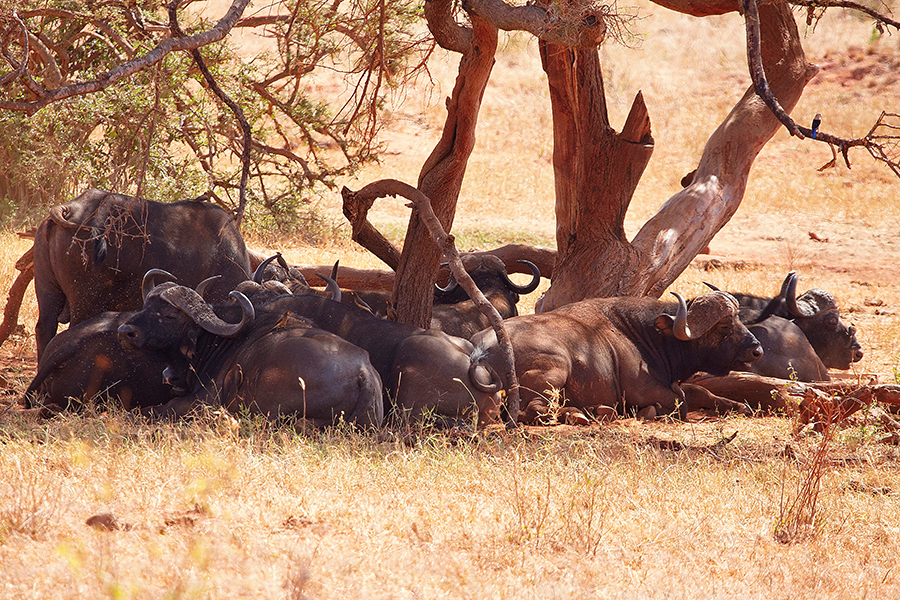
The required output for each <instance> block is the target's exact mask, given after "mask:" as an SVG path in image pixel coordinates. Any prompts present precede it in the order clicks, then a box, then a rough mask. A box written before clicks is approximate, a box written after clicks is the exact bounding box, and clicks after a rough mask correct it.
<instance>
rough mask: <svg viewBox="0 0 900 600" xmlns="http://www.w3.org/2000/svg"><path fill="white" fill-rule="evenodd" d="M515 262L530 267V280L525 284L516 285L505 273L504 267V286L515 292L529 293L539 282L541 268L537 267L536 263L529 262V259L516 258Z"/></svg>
mask: <svg viewBox="0 0 900 600" xmlns="http://www.w3.org/2000/svg"><path fill="white" fill-rule="evenodd" d="M516 262H517V263H520V264H523V265H527V266H528V268H529V269H531V276H532V279H531V282H530V283H526V284H525V285H517V284H516V283H515V282H514V281H513V280H512V279H510V278H509V275H508V274H507V273H506V269H504V270H503V273H502V275H503V281H505V282H506V286H507V287H508V288H509V289H511V290H512V291H514V292H516V293H517V294H530V293H531V292H533V291H534V290H536V289H537V287H538V286H539V285H540V284H541V270H540V269H539V268H538V266H537V265H536V264H534V263H533V262H531V261H530V260H517V261H516Z"/></svg>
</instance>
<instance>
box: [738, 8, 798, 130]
mask: <svg viewBox="0 0 900 600" xmlns="http://www.w3.org/2000/svg"><path fill="white" fill-rule="evenodd" d="M741 5H742V6H743V8H744V26H745V28H746V30H747V62H748V63H749V66H750V78H751V79H752V80H753V87H754V88H755V89H756V95H757V96H759V97H760V98H762V99H763V102H765V103H766V106H768V107H769V109H770V110H771V111H772V114H774V115H775V117H776V118H777V119H778V120H779V121H781V123H782V125H784V126H785V127H787V130H788V131H790V132H791V135H793V136H796V137H798V138H800V139H801V140H802V139H803V138H804V137H805V136H810V137H811V136H812V131H809V132H808V133H801V132H800V129H799V128H798V127H797V124H796V123H794V120H793V119H791V117H790V115H788V114H787V111H785V110H784V109H783V108H782V107H781V104H780V103H779V102H778V99H777V98H776V97H775V96H774V94H772V90H770V89H769V82H768V81H766V72H765V69H763V64H762V56H761V55H760V49H759V9H758V7H757V6H756V0H741Z"/></svg>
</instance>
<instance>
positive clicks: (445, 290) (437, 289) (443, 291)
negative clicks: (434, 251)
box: [434, 263, 459, 296]
mask: <svg viewBox="0 0 900 600" xmlns="http://www.w3.org/2000/svg"><path fill="white" fill-rule="evenodd" d="M449 266H450V263H441V268H442V269H443V268H444V267H449ZM458 285H459V282H458V281H456V277H454V276H453V273H450V280H449V281H447V285H445V286H444V287H441V286H439V285H438V284H434V293H435V294H437V295H438V296H446V295H447V294H449V293H450V292H452V291H453V290H455V289H456V286H458Z"/></svg>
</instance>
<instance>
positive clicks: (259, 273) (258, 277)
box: [253, 252, 284, 283]
mask: <svg viewBox="0 0 900 600" xmlns="http://www.w3.org/2000/svg"><path fill="white" fill-rule="evenodd" d="M273 260H278V262H279V263H280V262H281V261H283V260H284V259H283V258H281V252H278V253H276V254H275V256H270V257H269V258H267V259H266V260H264V261H262V262H261V263H259V266H258V267H256V270H255V271H253V281H255V282H256V283H262V278H263V272H264V271H265V270H266V267H268V266H269V264H270V263H271V262H272V261H273Z"/></svg>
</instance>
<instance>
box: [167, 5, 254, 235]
mask: <svg viewBox="0 0 900 600" xmlns="http://www.w3.org/2000/svg"><path fill="white" fill-rule="evenodd" d="M180 2H181V0H172V2H170V3H169V4H167V5H166V9H167V10H168V12H169V27H170V28H171V30H172V35H173V36H174V37H176V38H181V37H183V36H184V32H183V31H181V27H179V26H178V13H177V9H178V5H179V4H180ZM191 56H193V57H194V62H195V63H197V67H199V69H200V73H202V74H203V79H204V80H205V81H206V83H207V85H209V87H210V89H211V90H212V91H213V93H214V94H215V95H216V96H217V97H218V98H219V99H220V100H221V101H222V102H224V103H225V104H226V105H227V106H228V108H230V109H231V112H233V113H234V116H235V118H236V119H237V120H238V123H240V125H241V131H243V132H244V149H243V152H241V187H240V192H239V200H238V209H237V214H235V216H234V221H235V225H236V226H237V228H238V229H240V228H241V221H242V220H243V219H244V209H245V208H246V206H247V181H248V180H249V179H250V148H251V146H252V144H253V136H252V134H251V131H250V123H249V122H248V121H247V118H246V117H245V116H244V111H243V109H241V107H240V106H239V105H238V103H237V102H235V101H234V100H232V99H231V98H229V97H228V94H226V93H225V92H224V91H223V90H222V88H220V87H219V84H218V83H216V80H215V79H214V78H213V76H212V73H210V72H209V69H208V68H207V66H206V62H205V61H204V60H203V56H202V55H201V54H200V50H198V49H196V48H194V49H192V50H191Z"/></svg>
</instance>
